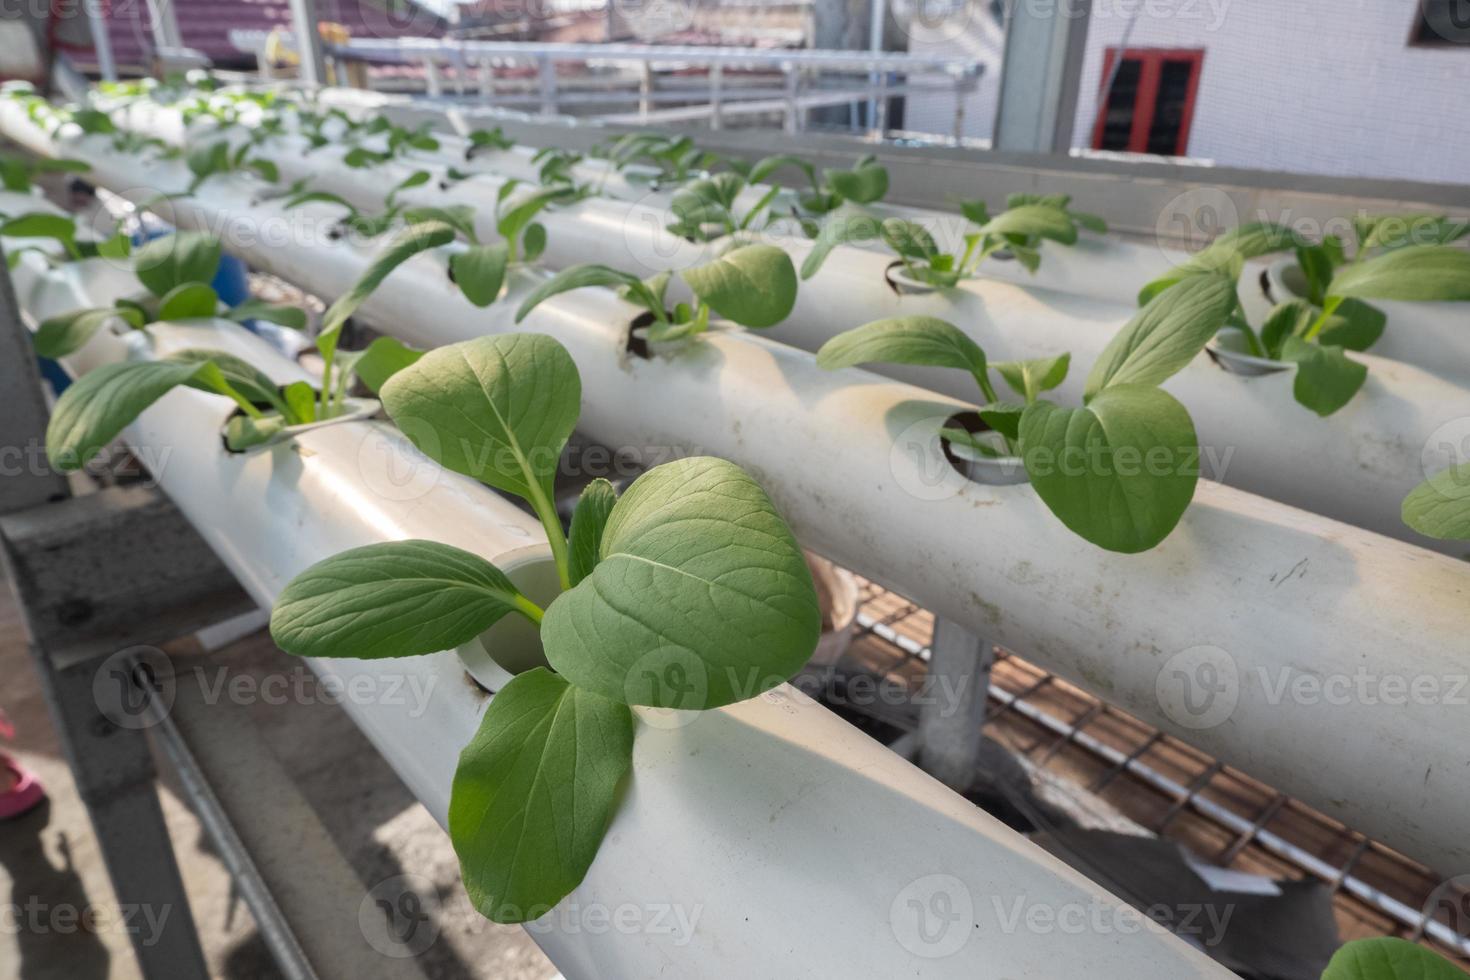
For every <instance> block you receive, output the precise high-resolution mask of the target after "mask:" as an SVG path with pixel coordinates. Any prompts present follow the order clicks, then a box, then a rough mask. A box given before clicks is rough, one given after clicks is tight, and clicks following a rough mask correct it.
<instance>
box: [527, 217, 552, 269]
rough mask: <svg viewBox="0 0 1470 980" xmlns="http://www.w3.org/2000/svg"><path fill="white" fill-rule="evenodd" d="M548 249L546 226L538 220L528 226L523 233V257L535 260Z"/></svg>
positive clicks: (531, 260) (529, 260) (528, 260)
mask: <svg viewBox="0 0 1470 980" xmlns="http://www.w3.org/2000/svg"><path fill="white" fill-rule="evenodd" d="M544 251H546V226H545V225H543V224H541V222H539V221H538V222H536V223H534V224H530V225H527V226H526V231H525V234H523V235H521V258H522V259H523V260H525V261H527V262H535V261H536V260H537V259H539V258H540V257H541V253H542V252H544Z"/></svg>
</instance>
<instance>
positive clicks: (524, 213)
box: [496, 187, 572, 242]
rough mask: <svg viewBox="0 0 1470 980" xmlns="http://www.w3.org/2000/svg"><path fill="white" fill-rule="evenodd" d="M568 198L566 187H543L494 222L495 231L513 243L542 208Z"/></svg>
mask: <svg viewBox="0 0 1470 980" xmlns="http://www.w3.org/2000/svg"><path fill="white" fill-rule="evenodd" d="M570 196H572V195H571V191H570V190H569V189H568V188H566V187H543V188H541V189H539V190H537V191H535V192H534V193H531V194H528V195H526V196H525V197H524V198H522V199H521V200H519V201H517V202H516V203H515V204H514V205H512V206H511V208H510V209H509V210H508V211H506V212H505V213H504V214H502V215H500V218H499V220H498V221H497V222H496V230H497V231H499V232H500V237H501V238H504V239H505V240H506V241H508V242H515V241H517V240H518V239H519V238H520V235H521V232H522V231H523V230H525V228H526V226H527V225H529V224H530V223H531V219H533V218H535V217H536V215H537V214H539V213H540V212H541V210H542V209H543V208H545V207H547V206H548V205H551V204H555V203H556V202H558V201H563V200H566V199H567V198H568V197H570Z"/></svg>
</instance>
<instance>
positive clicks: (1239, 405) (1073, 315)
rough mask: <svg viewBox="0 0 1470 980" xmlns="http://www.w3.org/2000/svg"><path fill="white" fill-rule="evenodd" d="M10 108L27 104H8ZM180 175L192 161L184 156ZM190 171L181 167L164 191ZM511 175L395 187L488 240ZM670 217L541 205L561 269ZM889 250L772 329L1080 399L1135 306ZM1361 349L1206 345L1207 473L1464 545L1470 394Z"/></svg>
mask: <svg viewBox="0 0 1470 980" xmlns="http://www.w3.org/2000/svg"><path fill="white" fill-rule="evenodd" d="M139 105H142V104H141V103H140V104H139ZM0 108H3V107H0ZM129 113H131V114H133V116H136V117H139V118H141V122H138V124H139V125H146V126H147V127H149V131H150V132H153V133H155V134H158V135H160V136H161V137H164V138H168V137H172V138H177V135H178V132H179V131H180V125H181V124H180V122H179V119H178V114H177V113H176V112H174V111H173V110H171V109H167V108H163V107H159V106H149V107H148V108H147V109H146V110H144V109H141V108H137V107H136V106H135V107H133V108H130V109H129V110H127V112H126V113H124V112H119V117H120V118H123V119H124V120H125V121H126V119H127V118H130V117H129V115H128V114H129ZM6 118H9V119H12V120H16V118H17V117H16V114H15V113H14V112H10V113H8V114H7V116H6ZM16 126H17V127H19V128H20V129H21V130H22V131H23V130H24V129H25V128H29V129H31V130H32V134H31V138H32V140H33V145H35V146H37V148H38V149H44V148H46V147H49V145H50V144H49V141H48V140H46V139H45V138H44V136H41V138H40V139H39V141H36V137H37V136H40V134H39V131H36V130H35V129H34V127H33V126H31V124H30V123H29V122H28V121H27V120H17V122H16ZM274 142H275V143H276V144H278V145H280V146H281V151H280V152H278V153H277V154H275V156H274V157H273V158H274V159H276V160H277V162H278V163H279V166H280V168H281V179H282V182H288V181H292V180H295V179H298V178H301V177H308V176H309V177H311V178H312V186H313V187H316V188H321V189H327V190H331V191H334V192H336V193H338V194H341V195H342V196H343V197H345V198H347V199H348V200H350V201H352V202H353V203H354V204H357V205H358V206H360V207H362V208H364V209H365V210H368V211H371V210H373V209H376V208H379V207H381V204H382V199H383V195H384V193H385V191H386V189H387V188H388V187H391V186H393V185H394V184H396V183H397V182H398V181H400V180H402V179H403V178H404V177H407V176H408V175H409V174H411V173H413V172H414V170H415V169H416V168H417V166H418V164H417V163H401V162H390V163H387V164H384V165H382V166H380V167H376V168H372V169H370V170H363V169H357V168H353V167H348V166H346V165H344V164H342V163H341V157H342V151H341V150H340V149H337V148H332V147H327V148H323V149H320V150H317V151H314V152H312V153H311V154H309V155H307V154H306V153H305V152H304V144H303V143H301V142H300V141H299V140H298V139H297V138H296V137H289V136H288V137H284V138H282V139H280V140H277V141H274ZM68 152H70V151H68ZM155 172H157V173H158V174H159V175H160V178H161V175H163V174H166V173H169V172H170V171H169V170H168V169H167V168H166V167H165V168H158V169H156V171H155ZM174 172H177V173H180V174H181V173H182V171H181V168H179V167H175V168H174ZM186 183H187V180H186V179H185V178H184V177H183V176H179V177H176V178H173V182H172V183H169V184H168V188H167V189H174V188H175V187H182V186H184V185H185V184H186ZM501 186H502V183H501V182H500V181H496V180H492V179H489V178H476V179H473V180H467V181H462V182H459V183H456V184H454V185H453V186H452V187H451V188H450V189H448V190H447V191H446V190H441V189H440V188H439V186H438V185H437V182H434V181H431V182H430V183H428V184H425V185H423V186H421V187H414V188H410V189H407V190H405V191H403V192H402V193H401V195H400V199H401V200H403V201H405V202H408V203H413V204H426V205H439V206H443V205H445V204H448V203H454V202H458V203H468V204H471V205H473V206H474V207H475V208H476V215H477V221H478V224H479V231H480V233H481V235H482V237H484V238H485V239H486V240H493V239H494V237H495V234H496V232H495V221H494V214H495V205H496V201H497V194H498V192H499V189H500V187H501ZM666 218H667V216H666V215H664V214H662V213H661V212H658V211H656V210H653V209H649V208H644V207H641V206H639V205H633V204H623V203H616V202H612V201H608V200H605V199H599V198H590V199H587V200H582V201H578V202H576V203H574V204H571V205H568V206H566V207H564V208H560V209H557V210H554V211H547V212H543V213H542V215H541V216H540V218H539V220H540V221H541V222H542V223H543V224H545V225H546V227H547V229H548V232H549V234H548V244H547V248H546V252H545V254H544V256H543V259H542V261H543V262H545V263H546V264H547V265H549V266H551V267H553V268H561V267H565V266H568V265H574V264H578V263H583V262H602V263H607V264H611V265H614V266H617V267H620V268H624V269H626V270H627V271H632V272H637V273H639V274H651V273H653V272H655V271H659V270H662V269H678V268H685V267H688V266H689V265H692V264H695V263H697V262H701V261H705V260H707V259H708V258H709V257H710V256H711V255H712V254H714V252H715V250H717V249H718V248H719V246H720V244H721V243H718V242H717V243H714V244H713V245H697V244H692V243H689V242H686V241H684V240H683V239H681V238H679V237H677V236H674V235H672V234H669V233H668V232H666V231H664V230H663V225H664V222H665V221H666ZM780 244H781V245H782V246H783V247H785V248H786V249H787V251H788V252H790V253H791V254H792V256H793V258H794V260H795V261H796V262H797V264H798V265H799V264H800V263H801V261H802V260H803V259H804V257H805V255H806V254H807V253H808V251H809V250H810V245H809V243H807V242H806V241H805V240H799V239H786V240H782V241H781V242H780ZM889 261H890V259H889V257H887V256H884V255H880V254H878V253H875V252H872V251H869V250H866V249H859V248H851V247H839V248H837V249H835V250H834V251H833V253H832V255H831V256H830V257H829V258H828V260H827V262H826V264H825V265H824V266H823V268H822V270H821V272H820V273H819V274H818V275H817V276H816V277H815V278H813V279H810V280H807V281H805V282H803V283H802V284H801V290H800V292H799V294H798V297H797V303H796V307H795V309H794V310H793V312H792V314H791V315H790V316H789V317H788V318H787V319H786V320H785V321H784V322H783V323H781V324H779V325H778V326H776V327H774V328H772V329H771V330H770V335H771V336H773V337H776V338H777V339H780V340H782V341H785V342H787V343H791V344H794V345H796V346H799V347H802V348H805V349H807V350H816V349H817V348H818V347H820V346H821V345H822V344H823V343H825V342H826V341H827V340H829V339H831V337H832V336H834V335H835V334H838V333H840V332H842V331H843V330H846V329H849V328H851V327H853V326H857V325H859V324H861V323H865V322H868V321H871V320H875V319H878V318H880V317H887V316H899V315H912V314H928V315H932V316H937V317H940V318H942V319H946V320H948V321H950V322H952V323H954V324H955V325H956V326H958V327H960V328H961V329H962V330H964V331H965V332H966V333H968V334H969V335H970V336H972V337H973V338H974V339H975V340H976V341H977V342H979V343H980V345H981V346H982V347H983V348H984V349H985V350H986V352H987V353H988V354H989V355H990V357H991V359H992V360H1021V359H1027V358H1038V357H1052V356H1056V355H1058V354H1061V353H1064V352H1070V353H1071V354H1072V358H1073V365H1074V369H1073V370H1072V372H1071V373H1070V376H1069V380H1068V381H1067V382H1066V383H1064V384H1063V385H1062V387H1061V388H1060V389H1058V394H1059V395H1060V396H1062V397H1063V398H1067V399H1080V397H1081V394H1082V384H1083V381H1084V379H1085V378H1086V375H1087V370H1086V369H1087V367H1089V366H1090V365H1091V364H1092V362H1093V361H1094V360H1095V359H1096V358H1097V355H1098V354H1099V353H1100V352H1101V351H1102V349H1103V348H1104V347H1105V346H1106V344H1107V342H1108V341H1109V340H1110V339H1111V337H1112V336H1113V334H1114V333H1115V332H1116V331H1117V330H1118V329H1119V328H1120V327H1121V326H1122V325H1123V323H1125V322H1126V320H1127V319H1128V317H1129V316H1131V315H1132V313H1133V310H1132V308H1131V307H1121V306H1118V305H1115V304H1110V303H1106V302H1102V301H1098V300H1095V299H1090V298H1086V297H1080V296H1077V295H1072V294H1067V293H1060V292H1050V291H1046V290H1038V289H1031V288H1020V287H1016V286H1012V285H1008V284H1005V283H999V282H985V281H972V282H968V283H966V284H964V285H963V286H962V287H961V288H959V289H956V290H951V291H947V292H944V293H931V294H928V295H917V296H899V295H896V294H895V293H894V291H893V290H892V289H891V288H889V286H888V285H887V282H886V280H885V278H884V271H885V268H886V266H887V265H888V263H889ZM676 288H678V287H677V286H676ZM1354 356H1355V357H1356V358H1357V359H1359V360H1361V361H1362V362H1363V363H1365V364H1367V365H1369V366H1370V371H1369V377H1368V381H1367V383H1366V384H1365V385H1364V387H1363V389H1362V390H1361V391H1359V392H1358V394H1357V395H1356V396H1355V397H1354V398H1353V400H1352V401H1351V402H1350V403H1349V404H1348V406H1347V407H1346V408H1344V409H1342V410H1340V411H1338V412H1337V413H1336V414H1334V415H1333V416H1331V417H1330V418H1327V419H1321V418H1318V417H1317V416H1315V415H1314V414H1312V413H1311V412H1309V411H1307V410H1306V409H1304V408H1302V407H1301V406H1300V405H1298V404H1297V403H1296V402H1295V400H1294V398H1293V394H1292V385H1293V381H1294V377H1295V374H1294V371H1293V370H1291V369H1290V368H1289V367H1287V368H1286V369H1284V370H1281V371H1279V372H1276V373H1274V374H1270V375H1265V376H1260V377H1243V376H1241V375H1237V374H1233V373H1230V372H1229V371H1227V370H1226V369H1224V368H1223V367H1221V366H1219V365H1217V364H1216V363H1215V362H1214V361H1213V360H1212V359H1211V358H1210V357H1209V356H1208V355H1201V356H1200V357H1198V358H1197V359H1196V360H1195V362H1194V363H1193V364H1192V365H1191V366H1190V367H1188V368H1186V369H1185V370H1184V371H1183V372H1181V373H1180V374H1178V375H1177V376H1175V377H1174V378H1172V379H1171V380H1170V381H1169V382H1167V383H1166V385H1165V388H1166V390H1168V391H1170V392H1171V393H1172V394H1174V395H1175V396H1176V397H1177V398H1179V400H1180V401H1181V402H1182V403H1183V404H1184V405H1185V406H1186V407H1187V408H1188V409H1189V410H1190V414H1191V417H1192V418H1193V421H1194V425H1195V428H1196V431H1197V432H1198V435H1199V441H1200V445H1201V448H1202V450H1203V451H1204V454H1205V455H1204V458H1203V460H1202V462H1203V463H1204V466H1205V468H1204V473H1205V475H1207V476H1209V477H1211V478H1213V479H1217V480H1219V481H1221V482H1224V483H1227V484H1229V485H1232V486H1237V487H1240V488H1242V489H1245V490H1249V491H1251V492H1252V493H1258V494H1261V495H1264V496H1268V497H1271V498H1272V499H1275V500H1279V501H1282V502H1283V503H1288V504H1291V505H1293V506H1297V507H1301V508H1303V509H1306V510H1311V511H1313V512H1316V513H1320V514H1323V515H1325V516H1328V517H1332V518H1334V519H1336V520H1341V521H1345V522H1347V523H1351V524H1355V525H1357V526H1359V527H1363V528H1367V529H1369V530H1373V531H1377V532H1379V533H1381V534H1386V535H1389V536H1392V537H1396V538H1399V539H1400V540H1406V541H1411V542H1413V543H1415V544H1418V545H1421V546H1423V547H1426V548H1432V549H1435V550H1438V551H1442V552H1444V553H1447V554H1460V553H1461V552H1462V551H1463V548H1462V546H1461V545H1460V544H1459V543H1458V542H1453V541H1440V540H1434V539H1430V538H1426V537H1424V536H1422V535H1418V534H1416V533H1415V532H1413V531H1411V530H1410V529H1409V528H1407V527H1405V526H1404V524H1403V521H1402V519H1401V517H1400V507H1401V504H1402V501H1403V499H1404V497H1405V495H1406V494H1408V493H1409V491H1411V490H1412V489H1413V488H1414V487H1415V486H1417V485H1418V484H1419V483H1420V482H1421V481H1423V480H1424V479H1425V478H1426V477H1427V476H1429V475H1430V474H1432V473H1435V472H1438V471H1439V470H1442V469H1445V468H1447V467H1449V466H1451V465H1453V464H1454V463H1455V462H1457V458H1456V447H1457V446H1458V444H1459V442H1460V440H1461V439H1462V438H1463V433H1459V430H1458V429H1457V426H1459V425H1461V424H1463V419H1464V417H1465V414H1466V410H1467V407H1470V388H1467V387H1463V386H1461V385H1458V384H1455V383H1453V382H1450V381H1446V380H1444V379H1443V378H1441V377H1438V376H1436V375H1434V374H1433V373H1431V372H1429V371H1426V370H1422V369H1419V368H1415V367H1413V366H1411V365H1406V364H1401V363H1397V362H1394V361H1392V360H1387V359H1384V358H1379V357H1375V356H1374V355H1371V354H1365V355H1354ZM877 370H879V371H881V372H882V373H885V374H888V375H889V376H892V377H895V378H898V379H900V380H904V381H909V382H912V383H916V384H919V385H920V386H921V387H925V388H930V389H932V390H936V391H941V392H944V393H946V394H951V395H955V396H956V397H961V398H970V397H972V394H971V392H972V388H971V385H970V381H969V379H968V378H966V377H964V376H963V375H961V374H959V373H956V372H948V371H945V370H942V369H929V368H908V367H902V366H890V365H883V366H881V367H879V368H877ZM1457 433H1459V434H1457Z"/></svg>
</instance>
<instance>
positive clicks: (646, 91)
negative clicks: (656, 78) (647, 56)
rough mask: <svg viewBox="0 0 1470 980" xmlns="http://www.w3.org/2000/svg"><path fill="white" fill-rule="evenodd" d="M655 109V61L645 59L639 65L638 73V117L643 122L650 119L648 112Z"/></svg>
mask: <svg viewBox="0 0 1470 980" xmlns="http://www.w3.org/2000/svg"><path fill="white" fill-rule="evenodd" d="M652 110H653V62H651V61H644V62H642V63H641V64H640V66H639V75H638V118H639V120H641V121H643V122H647V121H648V114H649V112H651V111H652Z"/></svg>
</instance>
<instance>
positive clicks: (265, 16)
mask: <svg viewBox="0 0 1470 980" xmlns="http://www.w3.org/2000/svg"><path fill="white" fill-rule="evenodd" d="M173 7H174V12H175V16H176V17H177V18H178V21H179V34H180V35H181V36H182V38H183V42H184V46H185V47H189V48H194V49H195V50H197V51H200V52H203V53H204V54H205V55H207V56H209V58H210V59H211V60H212V61H214V63H215V64H217V65H221V66H230V67H241V68H250V67H254V57H253V56H252V55H249V54H245V53H242V52H240V51H238V50H237V49H236V48H235V46H234V45H233V44H232V43H231V42H230V32H231V31H236V30H264V31H269V30H271V29H273V28H276V27H285V28H288V29H289V28H290V25H291V5H290V3H289V0H173ZM106 12H107V27H108V35H109V37H110V38H111V39H112V53H113V58H114V60H116V62H117V64H118V67H119V68H124V69H126V68H128V67H134V68H138V67H143V66H146V65H147V64H148V62H149V61H150V60H151V55H152V52H153V48H154V44H153V29H152V22H151V20H150V19H149V11H148V4H147V3H145V2H144V0H109V2H107V6H106ZM317 16H318V17H319V18H320V19H321V20H324V21H331V22H334V23H339V24H343V25H345V26H346V27H347V29H348V31H350V32H351V34H352V36H353V37H367V38H392V37H425V36H438V35H440V34H442V33H443V32H444V29H445V27H446V26H447V25H446V24H445V22H444V20H443V18H441V17H440V16H439V15H438V14H435V13H434V12H433V11H431V10H429V9H427V8H426V7H423V6H420V5H419V4H417V3H414V2H411V0H317Z"/></svg>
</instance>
